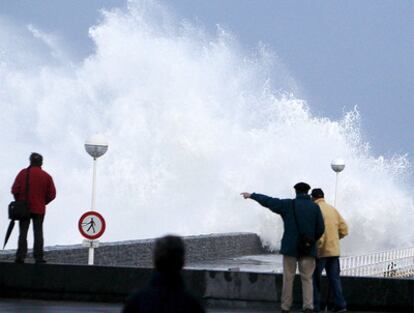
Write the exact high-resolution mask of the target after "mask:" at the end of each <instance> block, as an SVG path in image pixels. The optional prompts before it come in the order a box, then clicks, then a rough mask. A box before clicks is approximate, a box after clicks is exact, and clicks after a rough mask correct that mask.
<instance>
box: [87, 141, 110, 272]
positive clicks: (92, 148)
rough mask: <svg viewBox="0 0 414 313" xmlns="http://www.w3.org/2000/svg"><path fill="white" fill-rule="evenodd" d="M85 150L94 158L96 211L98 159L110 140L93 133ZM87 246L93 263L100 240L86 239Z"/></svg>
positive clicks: (93, 187) (93, 195) (93, 205)
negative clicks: (95, 249)
mask: <svg viewBox="0 0 414 313" xmlns="http://www.w3.org/2000/svg"><path fill="white" fill-rule="evenodd" d="M85 150H86V152H88V154H89V155H90V156H91V157H92V158H93V174H92V200H91V211H95V204H96V163H97V159H98V158H99V157H101V156H103V155H104V154H105V152H106V151H108V142H107V141H106V139H105V137H104V136H102V135H93V136H91V137H89V138H88V139H87V140H86V141H85ZM86 246H88V247H89V256H88V264H89V265H93V262H94V248H96V247H97V246H98V242H97V241H94V240H86Z"/></svg>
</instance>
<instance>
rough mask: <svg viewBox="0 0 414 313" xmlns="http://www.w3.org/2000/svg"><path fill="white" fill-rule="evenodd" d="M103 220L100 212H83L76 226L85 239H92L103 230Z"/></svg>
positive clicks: (104, 225) (99, 235)
mask: <svg viewBox="0 0 414 313" xmlns="http://www.w3.org/2000/svg"><path fill="white" fill-rule="evenodd" d="M105 227H106V224H105V220H104V218H103V217H102V215H101V214H99V213H98V212H95V211H88V212H86V213H84V214H83V215H82V216H81V218H80V219H79V223H78V228H79V231H80V233H81V234H82V236H83V237H85V238H86V239H90V240H94V239H97V238H99V237H101V236H102V234H103V233H104V232H105Z"/></svg>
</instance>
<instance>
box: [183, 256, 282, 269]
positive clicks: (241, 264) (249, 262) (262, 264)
mask: <svg viewBox="0 0 414 313" xmlns="http://www.w3.org/2000/svg"><path fill="white" fill-rule="evenodd" d="M185 268H187V269H208V270H218V271H240V272H255V273H282V272H283V259H282V255H281V254H260V255H247V256H242V257H237V258H229V259H221V260H213V261H204V262H197V263H190V264H187V265H186V267H185Z"/></svg>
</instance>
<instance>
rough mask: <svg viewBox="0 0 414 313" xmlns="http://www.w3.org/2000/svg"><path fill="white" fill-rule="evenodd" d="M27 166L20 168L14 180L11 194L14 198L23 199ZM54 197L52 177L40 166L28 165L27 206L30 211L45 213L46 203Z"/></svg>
mask: <svg viewBox="0 0 414 313" xmlns="http://www.w3.org/2000/svg"><path fill="white" fill-rule="evenodd" d="M26 173H27V168H25V169H22V170H21V171H20V173H19V174H18V175H17V177H16V179H15V180H14V184H13V186H12V190H11V192H12V194H13V195H14V198H15V199H16V200H24V199H25V192H26ZM55 197H56V189H55V185H54V183H53V179H52V177H51V176H50V175H49V174H48V173H46V172H45V171H44V170H42V168H41V167H40V166H31V167H30V176H29V207H30V212H31V213H37V214H45V209H46V204H48V203H49V202H51V201H52V200H53V199H55Z"/></svg>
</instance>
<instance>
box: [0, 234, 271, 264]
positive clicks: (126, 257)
mask: <svg viewBox="0 0 414 313" xmlns="http://www.w3.org/2000/svg"><path fill="white" fill-rule="evenodd" d="M183 239H184V241H185V244H186V249H187V253H186V260H187V263H191V262H199V261H208V260H217V259H224V258H230V257H238V256H242V255H253V254H261V253H264V252H265V250H264V248H263V247H262V244H261V241H260V238H259V236H257V235H256V234H254V233H228V234H210V235H200V236H187V237H184V238H183ZM154 242H155V239H144V240H131V241H121V242H111V243H101V244H100V246H99V248H97V249H96V250H95V264H97V265H111V266H138V267H151V266H152V254H153V253H152V252H153V247H154ZM15 253H16V252H15V250H7V251H4V252H3V251H2V252H0V261H12V260H14V257H15ZM28 257H29V258H31V257H32V254H31V253H29V255H28ZM45 258H46V259H47V260H48V261H49V262H50V263H56V264H87V262H88V249H87V248H85V247H82V245H70V246H55V247H46V248H45Z"/></svg>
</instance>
